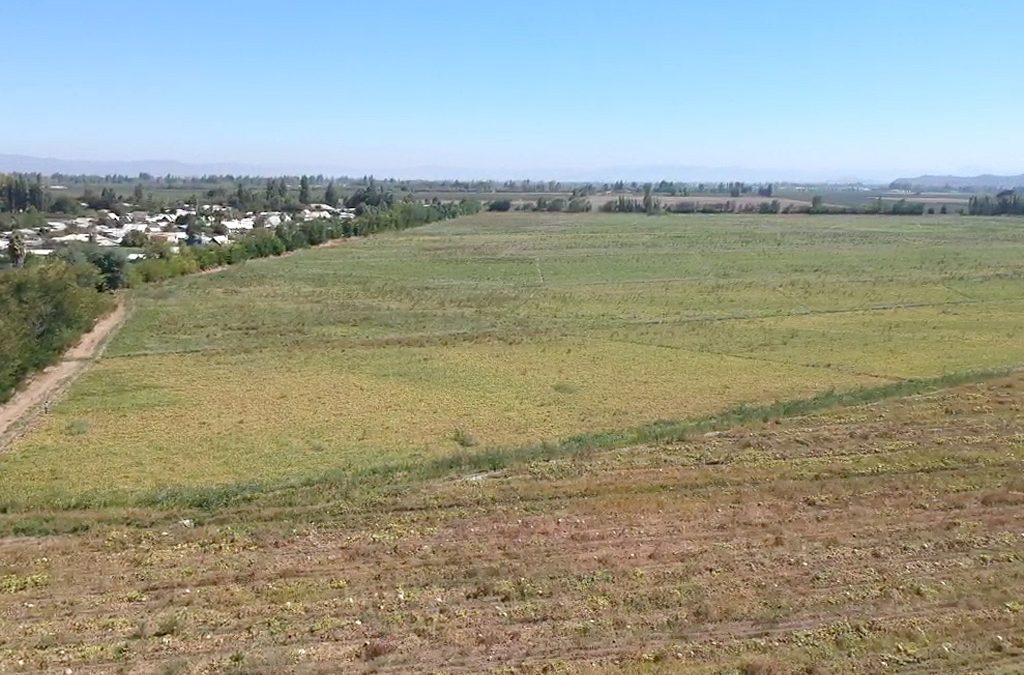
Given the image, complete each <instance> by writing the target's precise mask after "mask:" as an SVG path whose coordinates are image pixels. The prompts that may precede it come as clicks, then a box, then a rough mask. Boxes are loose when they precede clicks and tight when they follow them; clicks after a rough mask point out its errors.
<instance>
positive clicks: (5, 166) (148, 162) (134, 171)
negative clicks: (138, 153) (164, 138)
mask: <svg viewBox="0 0 1024 675" xmlns="http://www.w3.org/2000/svg"><path fill="white" fill-rule="evenodd" d="M0 171H17V172H21V173H41V174H45V175H47V176H48V175H50V174H54V173H63V174H69V175H79V174H81V175H87V176H106V175H108V174H120V175H124V176H136V175H138V174H139V173H143V172H144V173H149V174H152V175H154V176H166V175H167V174H171V175H173V176H203V175H211V174H234V175H246V174H250V175H252V174H259V173H260V169H259V167H255V166H243V165H240V164H231V163H227V162H225V163H217V164H187V163H185V162H177V161H174V160H166V159H139V160H89V159H54V158H52V157H31V156H29V155H3V154H0Z"/></svg>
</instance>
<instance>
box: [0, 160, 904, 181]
mask: <svg viewBox="0 0 1024 675" xmlns="http://www.w3.org/2000/svg"><path fill="white" fill-rule="evenodd" d="M0 171H17V172H23V173H41V174H44V175H51V174H55V173H62V174H69V175H79V174H84V175H97V176H105V175H108V174H119V175H124V176H135V175H138V174H139V173H142V172H145V173H149V174H152V175H154V176H165V175H168V174H170V175H173V176H182V177H185V176H203V175H211V174H233V175H236V176H238V175H250V176H261V175H262V176H276V175H281V174H296V173H319V174H323V175H327V176H363V175H367V174H370V175H374V176H377V177H378V178H388V177H394V178H405V179H416V178H419V179H423V180H447V179H458V180H508V179H513V180H519V179H523V178H529V179H531V180H544V181H547V180H559V181H567V182H613V181H617V180H623V181H627V182H629V181H636V182H647V181H658V180H672V181H681V182H694V183H696V182H706V183H711V182H715V183H717V182H729V181H743V182H746V183H759V182H776V183H778V182H800V183H842V184H849V183H860V182H864V183H871V184H879V185H880V184H884V183H885V181H884V180H882V179H874V180H870V179H863V180H862V179H859V178H857V177H854V176H851V175H849V172H845V171H842V170H834V171H825V170H812V171H796V170H792V169H776V168H761V169H751V168H746V167H740V166H728V167H713V166H690V165H674V164H673V165H669V164H663V165H629V166H607V167H598V168H593V167H590V168H571V167H547V168H544V167H532V168H523V167H520V168H508V167H504V168H502V167H479V168H471V167H458V166H443V165H421V166H406V167H388V166H366V167H350V166H341V165H329V164H324V163H322V162H311V163H310V164H309V165H306V166H295V165H265V166H257V165H245V164H238V163H230V162H222V163H210V164H206V163H191V164H190V163H187V162H179V161H175V160H165V159H153V160H80V159H55V158H52V157H33V156H29V155H15V154H0Z"/></svg>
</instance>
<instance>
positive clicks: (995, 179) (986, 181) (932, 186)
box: [891, 174, 1024, 190]
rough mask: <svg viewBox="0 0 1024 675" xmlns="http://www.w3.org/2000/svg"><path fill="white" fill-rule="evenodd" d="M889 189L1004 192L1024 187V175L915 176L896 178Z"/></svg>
mask: <svg viewBox="0 0 1024 675" xmlns="http://www.w3.org/2000/svg"><path fill="white" fill-rule="evenodd" d="M891 187H910V188H912V189H915V190H942V189H947V188H952V189H954V190H1005V189H1007V188H1017V187H1024V174H1020V175H1018V176H995V175H992V174H983V175H981V176H917V177H916V178H897V179H896V180H894V181H893V182H892V183H891Z"/></svg>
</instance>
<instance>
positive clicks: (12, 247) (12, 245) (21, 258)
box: [7, 230, 28, 267]
mask: <svg viewBox="0 0 1024 675" xmlns="http://www.w3.org/2000/svg"><path fill="white" fill-rule="evenodd" d="M27 254H28V250H27V249H26V248H25V239H24V238H23V237H22V236H21V232H18V231H17V230H15V231H14V233H13V234H12V235H11V240H10V241H9V242H8V243H7V256H8V257H9V258H10V259H11V264H12V265H14V266H15V267H24V265H25V256H26V255H27Z"/></svg>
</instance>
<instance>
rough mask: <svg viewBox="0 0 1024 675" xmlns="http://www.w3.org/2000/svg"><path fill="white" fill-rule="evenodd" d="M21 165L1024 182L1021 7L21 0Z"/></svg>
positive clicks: (9, 85)
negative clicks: (734, 172)
mask: <svg viewBox="0 0 1024 675" xmlns="http://www.w3.org/2000/svg"><path fill="white" fill-rule="evenodd" d="M3 25H4V30H3V34H4V42H3V44H4V48H5V49H4V51H5V54H6V55H7V58H6V59H5V61H6V67H5V68H4V77H3V83H2V85H0V91H3V92H4V94H3V100H4V102H3V103H2V104H0V123H2V124H3V128H4V129H5V133H4V134H3V137H2V138H0V153H9V154H28V155H37V156H50V157H61V158H74V159H102V160H110V159H156V158H159V159H176V160H181V161H185V162H193V163H212V162H230V163H235V164H244V165H252V166H259V167H267V168H279V169H289V170H305V169H307V168H308V169H309V170H332V169H334V170H339V171H340V170H347V171H352V172H358V173H361V172H363V171H375V172H377V173H385V172H391V173H396V174H402V173H417V169H422V170H424V171H426V170H427V169H426V168H427V167H446V168H451V169H453V170H454V169H462V170H464V171H470V172H481V173H486V174H490V175H494V174H496V173H507V174H509V175H517V174H520V173H522V174H524V175H526V174H527V173H530V174H534V175H555V176H558V175H561V176H565V175H566V174H571V173H573V172H575V173H580V174H582V173H586V172H594V171H601V170H603V169H606V168H617V167H652V166H653V167H660V166H703V167H751V168H755V169H767V168H775V169H781V170H783V171H791V172H793V173H794V174H800V175H804V174H809V173H810V174H813V173H821V174H823V175H825V176H826V177H828V176H833V177H834V176H835V175H836V174H841V175H862V176H881V177H884V176H888V175H892V174H900V173H903V172H907V171H913V172H918V171H926V170H927V171H935V172H955V173H975V172H981V171H997V172H1014V173H1017V172H1021V171H1024V132H1022V128H1021V127H1022V123H1021V121H1022V119H1024V88H1022V87H1021V86H1020V81H1021V80H1020V78H1021V75H1022V73H1024V52H1022V51H1021V47H1020V44H1019V42H1020V41H1019V40H1017V39H1014V38H1013V37H1012V36H1011V32H1012V31H1015V30H1018V29H1019V28H1020V26H1022V25H1024V2H1020V1H1019V0H1013V1H997V0H989V1H985V0H976V1H975V2H972V3H967V2H952V1H948V2H947V1H942V2H940V1H933V2H914V1H909V2H898V3H897V2H872V1H867V2H863V1H862V2H824V1H823V2H796V1H786V0H780V1H777V2H746V1H743V0H734V1H732V2H728V3H711V2H707V1H704V2H692V3H691V2H631V3H626V2H594V1H589V2H561V3H555V2H550V3H549V2H531V1H526V0H521V1H520V2H510V3H493V2H490V3H481V2H440V1H439V2H425V1H420V2H405V1H402V0H391V1H390V2H381V3H377V2H368V1H365V0H364V1H362V2H343V1H329V0H323V1H316V0H306V1H304V2H293V3H284V2H262V1H258V0H248V1H246V2H228V1H221V2H206V1H203V2H199V1H192V0H175V1H170V0H166V1H154V2H127V1H110V0H107V1H105V0H93V1H91V2H81V1H79V0H67V1H65V2H56V1H54V0H33V2H9V3H5V7H4V12H3Z"/></svg>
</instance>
